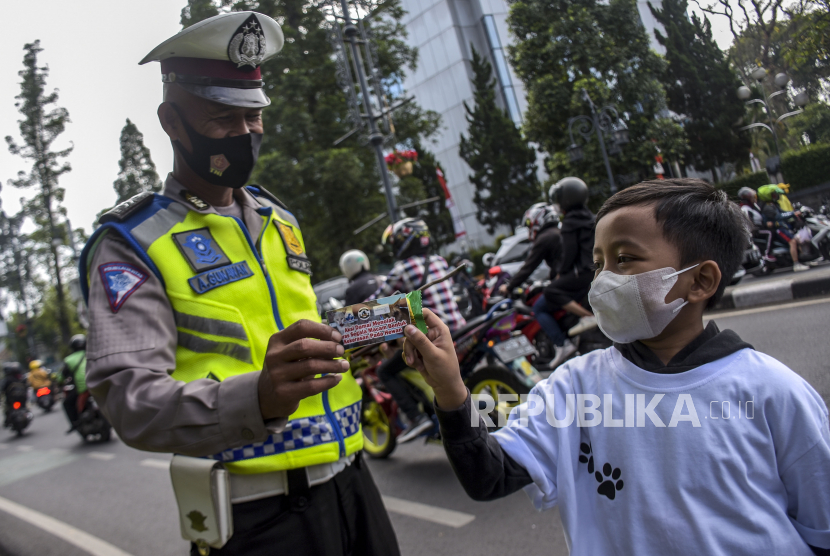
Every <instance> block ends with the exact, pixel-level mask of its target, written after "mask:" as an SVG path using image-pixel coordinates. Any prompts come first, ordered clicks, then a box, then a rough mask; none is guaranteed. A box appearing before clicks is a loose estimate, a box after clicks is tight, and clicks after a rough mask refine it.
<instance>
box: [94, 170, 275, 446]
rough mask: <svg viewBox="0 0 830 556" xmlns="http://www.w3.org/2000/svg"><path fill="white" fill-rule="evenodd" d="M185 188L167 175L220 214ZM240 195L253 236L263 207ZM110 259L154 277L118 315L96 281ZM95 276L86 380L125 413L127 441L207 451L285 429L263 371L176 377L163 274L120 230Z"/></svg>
mask: <svg viewBox="0 0 830 556" xmlns="http://www.w3.org/2000/svg"><path fill="white" fill-rule="evenodd" d="M184 189H185V188H184V186H182V184H180V183H179V182H178V181H176V179H174V178H173V176H172V175H168V176H167V180H166V181H165V184H164V190H163V192H162V194H163V195H164V196H165V197H169V198H171V199H173V200H174V201H175V202H178V203H182V204H185V205H186V206H187V208H188V209H190V210H196V211H198V212H201V213H214V214H218V213H219V211H217V210H216V209H215V208H214V207H212V206H209V205H205V204H202V205H203V208H201V209H200V208H198V207H197V206H194V205H193V204H191V203H189V202H187V201H186V200H185V198H184V197H183V196H182V195H181V193H182V191H183V190H184ZM233 194H234V200H235V201H236V203H237V205H238V207H239V209H240V210H241V213H242V221H243V222H244V223H245V226H246V227H247V228H248V231H249V233H250V235H251V236H252V237H258V236H259V234H260V231H261V230H262V217H261V216H260V215H259V214H257V213H256V209H257V208H259V207H260V206H261V205H260V204H259V203H258V202H257V200H256V199H255V198H254V197H253V196H252V195H251V194H250V193H249V192H248V191H247V190H245V189H244V188H242V189H237V190H234V193H233ZM222 210H223V212H226V210H225V208H224V207H223V209H222ZM231 210H233V209H232V208H231ZM107 263H127V264H129V265H132V266H134V267H136V268H137V269H138V270H139V271H140V272H142V273H143V274H145V275H146V276H147V279H146V281H145V282H143V283H142V284H141V285H140V286H139V287H138V288H136V289H134V290H133V291H132V292H131V293H130V296H129V298H128V299H126V301H124V302H123V305H121V306H120V308H119V309H118V311H117V312H116V313H113V311H112V310H111V308H110V300H109V299H108V297H107V292H106V291H105V288H104V286H103V283H102V282H101V280H100V279H97V278H98V277H97V274H98V270H97V269H98V268H99V267H100V266H101V265H105V264H107ZM90 274H92V280H90V289H89V313H90V327H89V340H88V348H87V361H88V363H87V384H88V385H89V388H90V390H91V391H92V393H93V394H94V396H95V399H96V401H97V402H98V403H99V405H100V407H101V409H102V410H103V411H104V413H105V414H106V415H107V416H108V417H111V416H115V415H117V416H118V420H117V423H116V425H117V427H116V428H117V430H118V434H119V435H120V437H121V438H122V440H124V442H126V443H127V444H128V445H130V446H132V447H134V448H137V449H140V450H149V451H157V452H174V453H179V454H184V455H192V456H206V455H211V454H215V453H218V452H221V451H222V450H226V449H228V448H230V447H239V446H242V445H246V444H250V443H252V442H261V441H263V440H265V439H266V438H267V437H268V435H269V434H272V433H276V432H280V431H281V430H282V428H283V427H284V426H285V423H286V421H287V420H286V419H275V420H272V421H268V423H265V422H264V420H263V418H262V414H261V413H260V410H259V396H258V390H257V383H258V380H259V373H244V374H241V375H238V376H234V377H230V378H228V379H226V380H224V381H222V382H216V381H213V380H208V379H203V380H196V381H193V382H189V383H185V382H181V381H177V380H174V379H173V378H171V377H170V373H172V372H173V370H174V369H175V367H176V339H177V331H176V318H175V314H174V311H173V309H172V307H171V305H170V301H169V300H168V298H167V294H166V292H165V289H164V286H163V285H162V283H161V282H160V281H159V279H158V278H157V277H156V275H155V274H154V273H153V272H152V271H151V270H150V269H149V268H148V267H147V265H146V264H144V262H143V261H142V260H141V258H140V257H139V256H138V255H137V254H136V253H135V252H134V251H133V250H132V249H131V248H130V247H129V246H128V245H127V244H126V243H125V242H124V241H122V240H121V239H120V238H119V237H118V236H117V235H116V234H112V233H110V234H107V235H106V236H104V238H103V239H102V240H101V242H100V244H99V245H98V248H97V249H96V250H95V253H94V256H93V259H92V265H91V266H90Z"/></svg>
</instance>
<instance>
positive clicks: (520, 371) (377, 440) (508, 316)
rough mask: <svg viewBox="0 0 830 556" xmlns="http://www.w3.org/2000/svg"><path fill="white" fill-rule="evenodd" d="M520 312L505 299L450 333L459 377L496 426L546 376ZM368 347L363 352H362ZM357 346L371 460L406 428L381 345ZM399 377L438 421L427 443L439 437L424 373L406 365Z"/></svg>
mask: <svg viewBox="0 0 830 556" xmlns="http://www.w3.org/2000/svg"><path fill="white" fill-rule="evenodd" d="M517 323H518V313H517V311H516V310H514V309H513V308H512V301H511V300H509V299H505V300H503V301H502V302H500V303H499V304H498V305H496V306H494V307H493V308H491V309H490V311H488V312H487V313H486V314H484V315H481V316H479V317H475V318H473V319H471V320H470V321H468V322H467V324H466V325H465V326H463V327H462V328H461V329H459V330H457V331H455V332H454V333H453V335H452V337H453V343H454V345H455V351H456V355H457V356H458V361H459V366H460V368H461V377H462V379H463V380H464V383H465V384H466V385H467V388H469V390H470V392H471V394H472V395H473V396H477V397H476V398H474V399H476V400H477V403H478V410H479V411H481V412H482V413H483V414H486V416H487V417H489V419H490V422H491V423H492V424H494V425H495V427H498V426H499V424H500V423H501V424H503V423H505V422H506V418H507V416H508V415H509V413H510V410H511V409H512V408H513V407H514V406H516V405H518V403H519V397H520V396H521V395H522V394H527V393H529V392H530V389H531V388H532V387H533V386H534V385H536V384H537V383H538V382H539V381H541V380H542V375H540V374H539V372H538V371H537V370H536V369H535V368H534V367H533V365H532V364H531V363H530V361H528V356H529V355H533V354H534V353H535V350H534V349H533V346H532V345H531V344H530V342H528V340H527V338H526V337H524V336H523V335H522V334H521V333H520V332H519V331H518V330H516V325H517ZM364 350H365V351H364ZM364 350H357V351H356V352H354V354H353V355H352V356H351V357H352V362H353V372H354V373H355V376H356V378H357V382H358V384H360V387H361V389H362V390H363V408H362V412H361V425H362V427H363V440H364V443H363V449H364V450H365V451H366V453H367V454H368V455H369V456H370V457H372V458H386V457H389V455H390V454H391V453H392V452H393V451H394V450H395V447H396V445H397V442H396V438H397V436H398V435H399V434H400V433H401V431H402V430H403V428H404V423H403V421H402V417H401V415H400V412H399V411H398V405H397V403H396V402H395V400H394V398H393V397H392V395H391V394H389V393H388V392H387V391H386V389H385V387H384V386H383V383H382V382H381V380H380V379H379V378H378V376H377V369H378V367H380V364H381V362H382V360H380V359H379V358H378V357H377V351H378V350H377V347H376V346H370V347H369V348H364ZM400 376H401V377H402V378H403V379H404V383H405V384H406V385H407V387H408V388H409V390H410V392H411V394H412V395H413V396H414V398H415V399H416V400H417V401H418V402H419V404H420V405H421V406H422V407H423V410H424V412H425V413H426V414H427V415H429V416H430V417H431V419H432V420H433V423H434V427H433V428H432V430H430V431H429V432H427V433H426V434H425V436H426V442H439V443H440V441H441V433H440V430H439V427H438V419H437V417H436V416H435V409H434V408H433V405H432V400H433V399H434V394H433V391H432V388H431V387H430V386H429V385H428V384H427V383H426V381H425V380H424V378H423V376H421V373H419V372H418V371H416V370H415V369H406V370H404V371H402V372H401V374H400Z"/></svg>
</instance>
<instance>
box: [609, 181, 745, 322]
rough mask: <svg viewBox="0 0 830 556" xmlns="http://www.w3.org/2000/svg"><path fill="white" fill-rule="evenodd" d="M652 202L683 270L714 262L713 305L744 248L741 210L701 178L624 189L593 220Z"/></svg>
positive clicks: (708, 304) (735, 266)
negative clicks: (716, 276) (717, 277)
mask: <svg viewBox="0 0 830 556" xmlns="http://www.w3.org/2000/svg"><path fill="white" fill-rule="evenodd" d="M651 204H653V205H654V217H655V218H656V220H657V223H658V224H660V225H662V227H663V237H665V238H666V240H667V241H669V242H670V243H672V244H673V245H674V246H675V247H677V249H678V250H679V251H680V264H681V265H682V266H684V267H685V266H686V265H688V264H691V263H694V262H697V261H706V260H712V261H715V262H716V263H717V264H718V268H720V271H721V275H722V276H721V281H720V284H719V285H718V289H717V291H716V292H715V295H713V296H712V297H711V298H710V299H709V301H708V302H707V304H706V306H707V307H712V306H714V305H715V304H716V303H717V302H718V301H719V300H720V298H721V297H723V291H724V290H725V289H726V286H727V285H728V284H729V282H730V280H731V279H732V275H733V274H735V272H736V271H737V270H738V267H739V266H740V265H741V262H742V261H743V255H744V251H745V250H746V249H747V247H748V246H749V231H748V230H747V226H746V219H745V218H744V216H743V214H742V213H741V210H740V208H738V206H737V205H736V204H735V203H732V202H731V201H729V199H728V198H727V196H726V193H724V192H723V191H721V190H718V189H715V188H714V187H712V186H711V185H710V184H708V183H706V182H705V181H703V180H698V179H692V178H682V179H670V180H654V181H644V182H642V183H639V184H637V185H634V186H632V187H629V188H627V189H623V190H622V191H620V192H619V193H617V194H615V195H614V196H612V197H611V198H610V199H608V200H607V201H605V203H604V204H603V205H602V208H600V209H599V212H598V213H597V222H599V221H600V219H601V218H602V217H603V216H605V215H607V214H609V213H611V212H613V211H615V210H617V209H621V208H623V207H630V206H637V205H651ZM678 270H679V269H678Z"/></svg>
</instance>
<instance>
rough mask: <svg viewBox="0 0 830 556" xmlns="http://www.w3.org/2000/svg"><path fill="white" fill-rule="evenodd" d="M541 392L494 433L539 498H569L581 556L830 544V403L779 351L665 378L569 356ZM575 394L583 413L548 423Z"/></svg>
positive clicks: (616, 357) (710, 554) (572, 539)
mask: <svg viewBox="0 0 830 556" xmlns="http://www.w3.org/2000/svg"><path fill="white" fill-rule="evenodd" d="M531 394H537V395H538V396H540V398H537V400H538V401H542V400H543V401H544V404H545V409H544V410H542V412H541V413H540V414H538V415H532V416H527V417H526V418H525V424H526V426H523V427H512V426H511V427H506V428H503V429H502V430H500V431H498V432H497V433H495V437H496V438H497V440H498V442H499V444H500V445H501V446H502V448H503V449H504V450H505V452H507V453H508V454H509V455H510V456H511V457H512V458H513V459H514V460H516V462H517V463H519V464H520V465H522V466H523V467H524V468H525V469H527V471H528V473H529V474H530V476H531V478H532V479H533V483H532V484H531V485H528V486H527V487H525V491H526V492H527V493H528V495H529V496H530V498H531V499H532V501H533V504H534V505H535V506H536V508H537V509H539V510H545V509H549V508H552V507H554V506H559V511H560V515H561V517H562V523H563V526H564V528H565V535H566V539H567V541H568V545H569V548H570V550H571V554H572V555H573V556H583V555H585V556H607V555H611V554H619V555H626V556H628V555H645V554H661V555H662V554H672V555H676V554H677V555H680V554H689V555H694V556H703V555H706V556H715V555H724V556H726V555H728V556H734V555H736V554H746V555H752V556H757V555H764V556H773V555H779V554H780V555H787V556H798V555H804V556H812V554H813V553H812V551H811V550H810V549H809V547H808V546H807V545H808V544H810V545H813V546H818V547H830V430H828V414H827V408H826V406H825V405H824V402H823V401H822V399H821V397H820V396H819V395H818V394H817V393H816V391H815V390H813V388H812V387H810V385H809V384H807V382H806V381H805V380H804V379H802V378H801V377H799V376H798V375H796V374H795V373H794V372H792V371H791V370H790V369H788V368H787V367H786V366H784V365H783V364H781V363H780V362H778V361H776V360H775V359H773V358H772V357H769V356H767V355H764V354H762V353H759V352H756V351H754V350H752V349H743V350H740V351H738V352H736V353H733V354H732V355H729V356H727V357H724V358H723V359H719V360H717V361H714V362H712V363H708V364H706V365H702V366H700V367H697V368H695V369H692V370H690V371H687V372H683V373H678V374H657V373H652V372H648V371H645V370H643V369H641V368H639V367H637V366H635V365H634V364H633V363H631V362H630V361H628V360H626V359H625V358H624V357H623V356H622V355H621V354H620V352H619V351H617V350H616V349H615V348H609V349H607V350H603V351H594V352H592V353H589V354H587V355H584V356H582V357H578V358H576V359H573V360H571V361H569V362H567V363H565V364H564V365H563V366H562V367H560V368H559V369H558V370H557V371H556V372H554V373H553V374H552V375H551V376H550V377H549V378H548V379H547V380H545V381H543V382H541V383H540V384H538V385H537V386H536V387H535V388H534V389H533V392H531ZM592 396H593V397H592ZM609 396H610V397H609ZM569 397H570V398H571V402H570V403H571V405H572V407H575V411H573V412H572V413H576V417H575V418H574V421H573V423H572V424H570V425H569V426H562V427H554V426H552V425H551V424H549V415H548V414H549V413H550V409H551V402H553V407H554V414H553V417H555V418H556V419H560V420H563V421H565V422H567V419H566V417H567V413H568V412H567V411H566V409H567V404H568V398H569ZM598 403H599V405H600V407H599V408H597V410H595V412H594V413H592V412H591V409H590V408H591V407H592V406H596V405H597V404H598ZM582 406H584V407H588V408H589V409H588V410H587V411H583V412H582V413H583V414H582V416H581V417H580V407H582ZM536 408H538V410H541V404H539V405H538V406H537V405H536V402H535V401H532V400H531V401H529V402H528V403H526V404H523V405H521V406H519V409H521V410H523V411H524V412H525V413H526V414H527V415H530V414H532V413H538V411H537V410H536ZM519 415H520V414H519V411H518V410H514V411H513V413H512V414H511V419H510V422H511V424H519V423H520V421H518V420H517V419H519ZM600 419H601V421H602V423H599V420H600ZM609 420H610V421H609ZM580 421H581V422H583V423H584V424H583V426H582V427H578V426H577V424H576V423H578V422H580ZM592 422H593V424H594V425H596V426H587V425H590V424H592ZM559 424H560V425H564V423H559ZM609 424H610V425H611V426H606V425H609ZM639 425H643V426H639ZM589 467H591V468H592V471H589Z"/></svg>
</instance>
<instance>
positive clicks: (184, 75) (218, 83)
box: [139, 12, 284, 108]
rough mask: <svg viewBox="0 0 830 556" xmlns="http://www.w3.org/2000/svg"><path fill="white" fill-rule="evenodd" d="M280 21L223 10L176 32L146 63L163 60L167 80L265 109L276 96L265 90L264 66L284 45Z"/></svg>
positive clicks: (212, 97)
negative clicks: (268, 93) (224, 11)
mask: <svg viewBox="0 0 830 556" xmlns="http://www.w3.org/2000/svg"><path fill="white" fill-rule="evenodd" d="M283 43H284V38H283V34H282V29H280V26H279V24H278V23H277V22H276V21H274V20H273V19H272V18H270V17H268V16H267V15H262V14H260V13H254V12H231V13H225V14H220V15H217V16H214V17H211V18H209V19H206V20H204V21H200V22H199V23H196V24H195V25H192V26H190V27H188V28H187V29H185V30H183V31H182V32H180V33H178V34H176V35H174V36H172V37H170V38H169V39H167V40H166V41H164V42H163V43H161V44H160V45H158V46H157V47H155V48H154V49H153V50H152V51H151V52H150V53H149V54H147V56H145V57H144V59H143V60H141V61H140V62H139V65H140V64H146V63H147V62H161V74H162V75H161V78H162V81H163V82H164V83H176V84H178V85H179V86H181V87H182V88H183V89H185V90H186V91H189V92H190V93H192V94H194V95H196V96H200V97H202V98H206V99H208V100H212V101H214V102H218V103H221V104H227V105H230V106H242V107H246V108H262V107H265V106H268V105H269V104H271V99H269V98H268V95H266V94H265V92H264V91H263V90H262V85H263V83H262V73H261V72H260V68H259V67H260V65H262V63H263V62H265V61H266V60H269V59H271V58H273V57H274V56H276V54H277V53H278V52H279V51H280V50H282V46H283Z"/></svg>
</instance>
